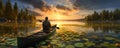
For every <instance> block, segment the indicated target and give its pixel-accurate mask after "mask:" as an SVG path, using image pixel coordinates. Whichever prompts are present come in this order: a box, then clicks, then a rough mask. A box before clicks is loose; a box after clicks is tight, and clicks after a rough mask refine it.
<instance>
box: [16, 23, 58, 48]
mask: <svg viewBox="0 0 120 48" xmlns="http://www.w3.org/2000/svg"><path fill="white" fill-rule="evenodd" d="M55 32H56V25H54V26H53V27H52V30H51V31H50V33H48V34H46V33H44V32H42V31H39V32H37V33H35V34H33V35H30V36H27V37H17V43H18V48H27V47H28V46H34V45H35V44H36V43H38V42H41V41H44V40H46V39H48V38H49V37H51V36H52V35H54V34H55Z"/></svg>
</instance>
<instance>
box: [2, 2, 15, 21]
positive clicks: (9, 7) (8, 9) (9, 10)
mask: <svg viewBox="0 0 120 48" xmlns="http://www.w3.org/2000/svg"><path fill="white" fill-rule="evenodd" d="M4 15H5V18H7V19H8V20H13V19H12V18H13V10H12V5H11V3H10V0H8V1H7V3H6V7H5V14H4Z"/></svg>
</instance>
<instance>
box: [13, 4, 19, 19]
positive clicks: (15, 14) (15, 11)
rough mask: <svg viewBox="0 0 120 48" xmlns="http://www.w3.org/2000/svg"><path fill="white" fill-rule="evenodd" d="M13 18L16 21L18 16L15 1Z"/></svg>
mask: <svg viewBox="0 0 120 48" xmlns="http://www.w3.org/2000/svg"><path fill="white" fill-rule="evenodd" d="M13 15H14V20H15V21H17V17H18V6H17V3H16V2H15V4H14V13H13Z"/></svg>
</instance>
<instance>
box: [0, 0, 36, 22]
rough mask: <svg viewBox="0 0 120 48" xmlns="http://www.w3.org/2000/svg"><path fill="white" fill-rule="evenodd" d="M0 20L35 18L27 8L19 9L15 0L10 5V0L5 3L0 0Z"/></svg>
mask: <svg viewBox="0 0 120 48" xmlns="http://www.w3.org/2000/svg"><path fill="white" fill-rule="evenodd" d="M0 20H5V21H11V22H15V21H19V22H23V21H35V20H36V18H35V16H33V15H30V14H29V11H28V9H27V8H26V9H21V10H19V8H18V5H17V2H15V3H14V5H13V6H12V4H11V2H10V0H8V1H7V2H6V3H5V4H4V3H3V1H2V0H0Z"/></svg>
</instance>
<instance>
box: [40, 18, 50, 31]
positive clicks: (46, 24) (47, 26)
mask: <svg viewBox="0 0 120 48" xmlns="http://www.w3.org/2000/svg"><path fill="white" fill-rule="evenodd" d="M42 26H43V32H45V33H49V32H50V28H51V24H50V22H49V20H48V17H45V21H44V22H43V24H42Z"/></svg>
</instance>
